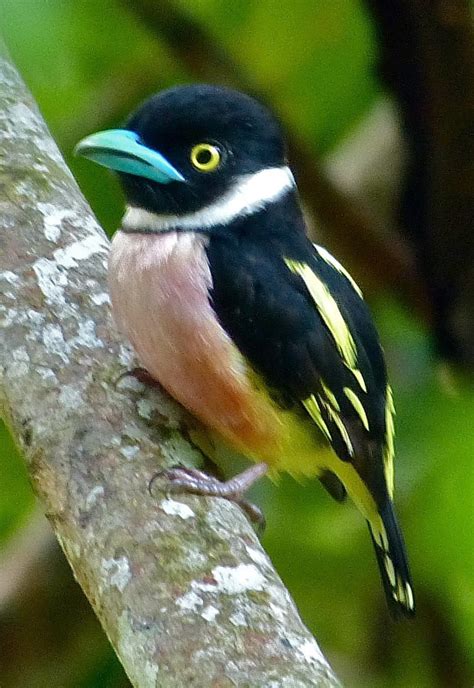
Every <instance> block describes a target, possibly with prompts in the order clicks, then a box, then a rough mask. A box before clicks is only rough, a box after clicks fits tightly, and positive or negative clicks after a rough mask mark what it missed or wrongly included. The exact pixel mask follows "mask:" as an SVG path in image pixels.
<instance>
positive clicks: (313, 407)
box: [303, 394, 332, 442]
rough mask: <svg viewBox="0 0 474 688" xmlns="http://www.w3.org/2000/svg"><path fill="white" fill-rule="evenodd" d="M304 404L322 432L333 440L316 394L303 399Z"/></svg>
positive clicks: (329, 439)
mask: <svg viewBox="0 0 474 688" xmlns="http://www.w3.org/2000/svg"><path fill="white" fill-rule="evenodd" d="M303 406H304V407H305V409H306V410H307V411H308V413H309V415H310V416H311V418H312V419H313V420H314V422H315V423H316V425H317V426H318V428H319V429H320V430H321V432H322V433H323V434H324V435H325V437H326V439H327V440H328V441H329V442H332V438H331V433H330V432H329V428H328V426H327V425H326V422H325V420H324V418H323V416H322V413H321V408H320V406H319V403H318V400H317V399H316V397H315V396H314V394H312V395H311V396H310V397H308V398H307V399H305V400H304V401H303Z"/></svg>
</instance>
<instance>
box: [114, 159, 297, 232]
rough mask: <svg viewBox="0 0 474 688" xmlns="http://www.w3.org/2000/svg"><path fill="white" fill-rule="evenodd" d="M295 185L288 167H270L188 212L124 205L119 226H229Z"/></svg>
mask: <svg viewBox="0 0 474 688" xmlns="http://www.w3.org/2000/svg"><path fill="white" fill-rule="evenodd" d="M294 186H295V180H294V177H293V175H292V173H291V170H290V168H289V167H286V166H285V167H269V168H267V169H265V170H260V172H255V173H254V174H248V175H243V176H241V177H238V178H237V180H236V182H235V183H234V184H233V185H232V186H231V188H230V189H229V190H228V191H226V193H225V194H223V195H222V196H221V197H220V198H219V199H218V200H217V201H215V203H212V204H211V205H208V206H206V207H205V208H201V210H196V211H195V212H193V213H188V214H187V215H158V214H156V213H152V212H150V211H149V210H143V209H142V208H136V207H133V206H127V210H126V212H125V215H124V216H123V220H122V227H123V229H124V230H125V231H129V232H140V231H142V232H157V233H158V232H165V231H170V230H173V229H176V230H178V229H181V230H193V229H194V230H201V231H202V230H206V229H211V228H212V227H217V226H218V225H228V224H230V223H231V222H232V221H233V220H235V219H236V218H240V217H245V216H246V215H252V214H253V213H256V212H257V211H259V210H262V208H264V207H265V206H266V205H267V204H268V203H271V202H272V201H276V200H278V199H279V198H281V197H282V196H283V195H284V194H285V193H286V192H287V191H289V190H290V189H292V188H293V187H294Z"/></svg>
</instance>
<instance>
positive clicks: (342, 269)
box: [313, 244, 363, 299]
mask: <svg viewBox="0 0 474 688" xmlns="http://www.w3.org/2000/svg"><path fill="white" fill-rule="evenodd" d="M313 246H314V248H315V249H316V251H317V252H318V253H319V255H320V256H321V258H322V259H323V260H324V261H325V262H326V263H328V265H330V266H331V267H333V268H334V269H335V270H337V271H338V272H340V273H341V275H344V277H346V278H347V279H348V280H349V282H350V283H351V284H352V286H353V287H354V289H355V291H356V292H357V293H358V294H359V296H360V298H361V299H362V298H363V296H362V291H361V288H360V287H359V285H358V284H357V282H356V281H355V280H354V278H353V277H352V275H350V274H349V273H348V272H347V270H346V268H345V267H344V266H343V265H341V264H340V262H339V261H338V260H336V258H334V256H332V255H331V254H330V253H329V251H327V250H326V249H325V248H323V247H322V246H318V244H313Z"/></svg>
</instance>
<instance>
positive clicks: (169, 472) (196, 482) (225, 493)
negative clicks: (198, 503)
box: [148, 463, 267, 534]
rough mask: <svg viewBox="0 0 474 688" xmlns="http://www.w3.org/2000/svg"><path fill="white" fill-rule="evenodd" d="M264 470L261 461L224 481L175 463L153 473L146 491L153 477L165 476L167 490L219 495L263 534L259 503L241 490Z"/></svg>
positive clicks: (263, 520) (249, 484)
mask: <svg viewBox="0 0 474 688" xmlns="http://www.w3.org/2000/svg"><path fill="white" fill-rule="evenodd" d="M266 471H267V466H266V464H263V463H260V464H257V465H255V466H252V467H251V468H248V469H247V470H246V471H244V472H243V473H240V474H239V475H236V476H235V477H234V478H231V479H230V480H227V481H226V482H223V481H221V480H218V479H217V478H214V477H213V476H210V475H207V474H206V473H203V472H202V471H200V470H198V469H197V468H187V467H184V466H175V467H173V468H169V469H165V470H163V471H159V472H158V473H155V475H153V476H152V478H151V479H150V482H149V483H148V492H149V493H150V495H152V496H153V494H152V489H153V485H154V483H155V481H156V480H157V479H158V478H160V477H163V478H166V479H167V480H168V486H167V488H168V489H167V492H190V493H191V494H198V495H203V496H207V497H222V498H223V499H227V500H229V501H230V502H234V503H235V504H238V505H239V506H240V507H241V509H242V511H243V512H244V513H245V514H246V515H247V517H248V519H249V520H250V521H251V522H252V523H255V524H257V530H258V533H259V534H262V533H263V531H264V529H265V517H264V515H263V513H262V511H261V510H260V509H259V507H257V506H256V505H255V504H252V503H251V502H249V501H248V500H246V499H245V498H244V497H243V494H244V492H246V490H248V488H249V487H250V486H251V485H252V484H253V483H254V482H255V481H256V480H258V479H259V478H261V477H262V476H263V475H264V474H265V473H266Z"/></svg>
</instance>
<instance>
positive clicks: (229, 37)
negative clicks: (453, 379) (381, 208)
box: [0, 0, 474, 688]
mask: <svg viewBox="0 0 474 688" xmlns="http://www.w3.org/2000/svg"><path fill="white" fill-rule="evenodd" d="M176 5H177V6H179V7H181V9H182V11H183V12H190V13H192V15H193V16H194V17H195V18H196V20H198V21H199V22H202V23H204V24H205V25H206V27H207V28H208V30H209V32H210V35H211V36H212V37H213V39H214V40H216V41H218V42H219V43H220V44H221V45H222V46H223V47H224V48H225V49H226V50H228V52H229V54H230V55H231V56H232V57H233V59H234V60H235V61H236V62H237V63H238V64H239V66H240V68H241V69H242V70H243V71H244V73H245V74H246V75H247V76H248V78H249V81H250V82H251V83H254V84H255V86H256V87H259V88H260V89H261V90H262V91H264V92H265V93H266V94H267V95H268V99H269V101H271V102H273V103H274V104H275V105H276V106H277V107H278V109H279V111H280V112H282V113H283V114H284V116H285V118H286V120H287V123H288V125H289V126H292V127H294V128H295V129H296V130H298V131H299V133H300V135H301V137H302V138H303V139H304V140H305V141H306V143H307V146H308V147H309V148H310V149H311V150H313V151H314V153H315V154H324V153H326V152H328V151H330V150H332V149H333V148H334V147H336V146H337V145H338V143H339V142H340V141H341V140H342V139H343V138H344V137H345V136H346V135H347V134H348V132H350V130H351V129H353V128H354V127H355V126H356V125H357V123H358V121H359V120H360V119H361V118H362V117H363V116H364V114H365V113H366V112H367V111H368V110H369V109H370V107H371V105H372V104H373V103H374V101H375V100H376V98H377V97H378V96H379V95H380V86H379V85H378V84H377V80H376V70H375V62H376V46H375V43H374V37H373V30H372V27H371V24H370V21H369V18H368V16H367V15H366V13H365V11H364V8H363V5H362V4H361V2H357V1H356V0H318V2H311V1H310V0H297V1H296V2H290V0H286V1H283V2H280V3H278V4H277V3H274V2H273V1H272V0H260V1H259V2H256V1H253V2H252V1H251V0H236V1H235V2H233V3H231V4H230V3H229V2H228V0H196V1H195V2H192V3H189V2H186V0H179V2H178V0H176ZM132 6H133V3H130V7H129V8H127V7H126V3H124V2H119V1H118V0H117V1H116V2H115V1H113V0H106V1H103V2H99V0H81V1H80V2H76V1H75V0H48V1H47V2H43V1H41V0H21V2H18V0H2V3H1V6H0V26H1V28H2V30H3V33H4V37H5V39H6V42H7V45H8V47H9V49H10V52H11V54H12V57H13V58H14V60H15V62H16V64H17V66H18V68H19V69H20V71H21V73H22V74H23V77H24V79H25V80H26V82H27V83H28V85H29V87H30V88H31V90H32V92H33V94H34V95H35V97H36V99H37V102H38V104H39V106H40V108H41V110H42V112H43V114H44V116H45V118H46V120H47V122H48V124H49V126H50V128H51V131H52V132H53V135H54V136H55V138H56V140H57V142H58V145H59V146H60V147H61V149H62V151H63V153H64V155H65V156H66V158H67V160H68V162H69V163H70V164H71V167H72V169H73V171H74V173H75V174H76V176H77V178H78V180H79V182H80V184H81V186H82V188H83V190H84V193H85V194H86V195H87V197H88V198H89V200H90V202H91V204H92V206H93V208H94V210H95V212H96V213H97V215H98V217H99V219H100V221H101V222H102V223H103V225H104V226H105V227H106V229H107V230H108V231H109V232H111V231H113V229H114V228H115V227H116V226H117V224H118V222H119V218H120V214H121V207H122V206H121V203H122V201H121V194H120V191H119V189H118V186H117V184H116V182H115V180H114V179H113V178H112V176H111V175H109V174H108V173H106V172H105V171H103V170H100V169H99V168H97V167H96V166H93V165H90V164H89V163H87V162H86V161H83V160H75V159H73V157H72V155H71V151H72V148H73V146H74V144H75V143H76V142H77V141H78V140H79V139H80V138H81V137H82V136H84V135H85V134H87V133H89V132H91V131H93V130H96V129H98V128H106V127H108V126H113V125H115V124H117V123H119V122H120V121H121V120H123V118H124V117H125V116H126V115H127V113H128V112H129V111H130V110H131V109H132V108H133V107H134V106H135V105H136V104H137V103H138V102H139V101H140V100H141V99H143V98H144V97H146V96H147V95H148V94H149V93H152V92H154V91H156V90H159V89H161V88H164V87H167V86H169V85H172V84H175V83H178V82H186V81H192V80H193V75H192V74H189V73H187V71H186V68H185V66H183V65H182V64H179V63H177V62H176V60H174V59H173V57H172V52H171V51H170V47H169V46H168V45H166V43H165V42H164V41H163V40H161V39H160V38H159V37H157V35H156V34H154V33H153V32H152V31H151V30H148V29H147V28H145V27H144V25H143V24H142V23H140V22H139V21H138V20H137V18H136V16H135V14H134V13H133V11H132V9H130V8H131V7H132ZM230 76H231V77H232V75H230ZM362 286H364V285H362ZM368 296H369V299H370V300H371V302H372V306H373V308H374V312H375V315H376V318H377V321H378V324H379V327H380V329H381V333H382V338H383V341H384V345H385V348H386V352H387V357H388V363H389V368H390V370H391V377H392V381H393V386H394V391H395V400H396V406H397V412H398V417H397V449H398V459H397V464H396V467H397V499H396V501H397V505H398V511H399V513H400V517H401V521H402V523H403V527H404V531H405V534H406V540H407V544H408V548H409V554H410V558H411V564H412V569H413V577H414V580H415V584H416V591H417V596H418V609H419V612H418V616H417V619H416V620H415V621H414V622H413V623H411V624H409V623H405V624H400V625H393V624H391V623H390V622H389V621H388V619H387V614H386V610H385V607H384V601H383V596H382V590H381V586H380V582H379V580H378V572H377V570H376V565H375V560H374V557H373V554H372V551H371V544H370V539H369V537H368V534H367V532H366V527H365V525H364V523H363V522H362V520H361V519H360V517H359V515H358V514H356V513H355V510H354V509H353V508H352V507H351V506H350V505H346V506H343V507H341V506H340V505H338V504H335V503H334V502H332V501H331V500H330V499H329V498H328V497H327V495H326V494H325V493H324V492H323V491H322V490H321V489H320V488H319V487H318V486H316V485H314V484H307V485H304V486H302V485H299V484H297V483H295V482H294V481H292V480H290V479H289V478H283V479H282V480H281V483H280V484H279V485H278V486H272V485H270V484H265V485H263V486H262V487H261V488H260V493H259V499H260V501H261V502H262V503H263V505H264V509H265V511H266V515H267V520H268V529H267V533H266V535H265V538H264V544H265V546H266V548H267V550H268V551H269V553H270V555H271V556H272V559H273V561H274V562H275V565H276V567H277V569H278V571H279V572H280V574H281V576H282V577H283V579H284V580H285V583H286V584H287V585H288V587H289V589H290V591H291V593H292V594H293V596H294V598H295V600H296V602H297V604H298V606H299V608H300V610H301V613H302V616H303V618H304V620H305V621H306V622H307V623H308V625H309V626H310V627H311V628H312V629H313V630H314V632H315V634H316V636H317V638H318V640H319V642H320V643H321V646H322V648H323V650H324V652H325V653H326V654H327V656H328V658H329V659H330V660H331V661H332V663H333V666H334V667H335V669H336V671H337V673H338V674H339V675H340V676H341V677H342V678H343V680H344V681H345V682H346V684H347V685H351V686H360V687H361V688H362V687H363V688H382V687H386V686H391V687H394V688H402V687H403V688H405V687H406V686H417V688H423V687H424V686H426V687H428V686H430V687H433V686H435V687H436V686H466V687H467V686H469V685H472V683H473V676H474V652H473V648H474V573H473V572H474V547H473V532H474V528H473V526H474V519H473V516H472V508H473V504H474V461H473V456H474V432H473V429H472V427H473V424H474V395H473V392H472V388H469V387H468V385H467V384H466V385H464V384H463V383H459V384H458V387H457V389H456V390H455V393H454V394H447V392H446V389H445V388H444V387H443V386H442V385H441V384H440V376H439V374H438V372H439V371H438V367H437V363H436V361H435V360H434V359H433V357H432V355H431V351H430V342H429V337H428V333H427V332H426V331H425V330H424V329H423V328H422V327H421V326H420V325H419V323H418V322H417V321H416V320H415V319H414V317H413V315H412V314H411V313H410V312H408V310H407V308H406V307H404V306H403V305H401V304H400V303H399V302H397V295H396V294H380V293H379V294H369V295H368ZM25 393H26V392H25ZM0 446H1V461H2V463H1V474H2V477H1V484H2V490H1V491H0V544H1V543H2V542H3V543H5V542H6V541H7V540H9V542H10V543H11V542H12V541H13V540H14V537H15V535H16V534H17V533H18V532H19V531H20V529H21V527H22V525H23V524H24V522H25V520H26V519H27V517H28V514H29V512H30V510H31V506H32V503H33V499H32V495H31V492H30V490H29V487H28V484H27V481H26V474H25V469H24V466H23V463H22V461H21V459H20V458H19V457H18V455H17V453H16V452H15V449H14V447H13V445H12V443H11V441H10V440H9V438H8V436H7V434H6V431H5V429H4V428H3V427H2V428H0ZM0 575H1V573H0ZM73 613H74V611H73V610H71V609H70V608H69V606H68V600H67V599H65V600H64V614H65V615H67V614H73ZM54 638H55V634H54V633H52V642H54ZM77 653H78V657H77V658H76V659H75V660H74V661H75V664H76V666H75V670H74V676H75V678H74V679H72V678H71V683H69V684H68V686H67V688H69V687H71V688H85V687H86V686H87V687H91V686H108V687H110V688H113V687H116V686H122V685H126V684H125V679H124V677H123V675H122V673H121V670H120V668H119V667H118V665H117V662H116V660H115V659H114V658H113V656H112V654H111V652H108V653H107V654H106V658H105V659H104V654H103V653H100V652H94V651H90V650H89V651H87V650H85V644H84V638H82V640H81V642H78V643H77ZM53 656H54V653H53ZM78 662H79V663H80V665H81V669H80V670H78V669H77V663H78ZM46 673H47V672H46ZM52 673H54V667H52V668H50V674H49V675H52ZM28 685H31V686H36V687H40V688H41V686H49V685H52V684H51V682H48V679H47V678H46V674H41V675H40V674H38V676H37V679H36V683H35V680H34V679H32V682H30V683H28ZM65 688H66V686H65Z"/></svg>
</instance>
